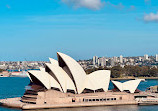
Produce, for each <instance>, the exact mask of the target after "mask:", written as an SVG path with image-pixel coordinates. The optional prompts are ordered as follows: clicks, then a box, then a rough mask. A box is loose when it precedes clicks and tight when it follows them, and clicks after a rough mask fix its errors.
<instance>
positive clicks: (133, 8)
mask: <svg viewBox="0 0 158 111" xmlns="http://www.w3.org/2000/svg"><path fill="white" fill-rule="evenodd" d="M155 4H158V1H154V0H140V1H139V2H138V1H136V0H132V1H126V0H119V1H116V0H106V1H105V0H91V2H90V1H89V0H52V1H50V0H45V1H43V0H34V1H31V0H27V1H20V0H14V1H9V0H8V1H1V4H0V24H1V25H0V39H1V47H0V51H1V54H0V61H24V60H25V59H26V60H28V61H33V60H34V61H48V59H47V58H48V57H52V58H55V59H57V58H56V54H55V52H58V51H59V52H63V53H66V54H68V55H70V56H72V57H73V58H75V59H76V60H79V59H82V60H84V59H89V58H92V57H93V56H94V55H97V56H99V57H102V56H109V57H112V56H120V55H123V56H140V55H144V54H149V55H155V54H157V47H158V45H157V41H158V37H157V36H158V33H157V28H158V25H157V23H158V22H157V21H158V17H157V16H158V13H157V11H158V10H157V6H156V5H155Z"/></svg>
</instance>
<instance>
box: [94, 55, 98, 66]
mask: <svg viewBox="0 0 158 111" xmlns="http://www.w3.org/2000/svg"><path fill="white" fill-rule="evenodd" d="M97 64H98V57H97V56H93V65H97Z"/></svg>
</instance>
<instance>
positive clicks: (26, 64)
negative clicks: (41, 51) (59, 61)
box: [0, 61, 46, 71]
mask: <svg viewBox="0 0 158 111" xmlns="http://www.w3.org/2000/svg"><path fill="white" fill-rule="evenodd" d="M44 63H46V62H45V61H17V62H16V61H15V62H12V61H0V69H3V70H18V71H20V70H28V69H39V67H41V66H43V64H44Z"/></svg>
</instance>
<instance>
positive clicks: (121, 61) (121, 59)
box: [120, 55, 123, 63]
mask: <svg viewBox="0 0 158 111" xmlns="http://www.w3.org/2000/svg"><path fill="white" fill-rule="evenodd" d="M120 63H123V56H122V55H120Z"/></svg>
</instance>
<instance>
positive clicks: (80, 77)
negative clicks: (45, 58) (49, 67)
mask: <svg viewBox="0 0 158 111" xmlns="http://www.w3.org/2000/svg"><path fill="white" fill-rule="evenodd" d="M57 54H58V56H60V57H61V58H62V59H63V61H64V62H65V63H66V65H67V67H68V68H69V70H70V72H71V74H72V76H73V78H74V81H75V83H74V84H75V85H76V88H77V92H78V94H80V93H81V92H82V91H83V90H84V84H83V83H84V81H85V79H86V73H85V71H84V70H83V68H82V67H81V66H80V64H79V63H78V62H77V61H75V60H74V59H73V58H71V57H70V56H68V55H66V54H63V53H60V52H57ZM59 64H60V63H59Z"/></svg>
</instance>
